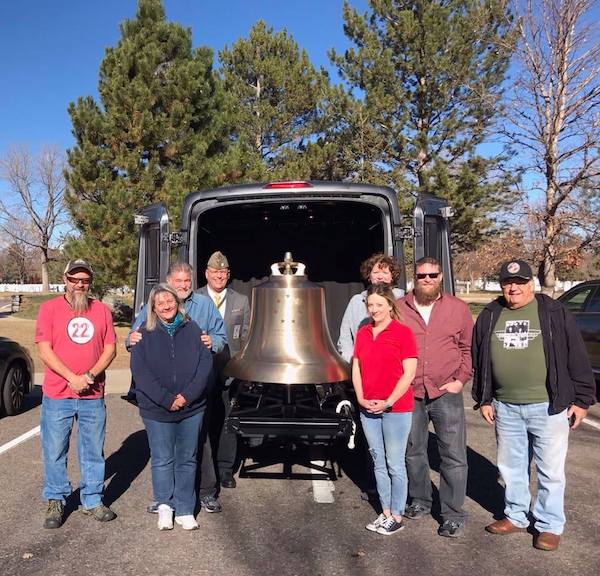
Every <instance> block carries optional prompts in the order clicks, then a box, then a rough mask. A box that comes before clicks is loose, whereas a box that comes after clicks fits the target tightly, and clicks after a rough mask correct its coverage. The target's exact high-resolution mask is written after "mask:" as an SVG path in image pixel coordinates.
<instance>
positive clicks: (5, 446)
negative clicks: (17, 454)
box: [0, 426, 40, 454]
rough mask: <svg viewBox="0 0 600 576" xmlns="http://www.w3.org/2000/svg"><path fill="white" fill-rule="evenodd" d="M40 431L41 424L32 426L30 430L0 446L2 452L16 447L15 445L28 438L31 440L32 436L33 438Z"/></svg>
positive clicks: (0, 452)
mask: <svg viewBox="0 0 600 576" xmlns="http://www.w3.org/2000/svg"><path fill="white" fill-rule="evenodd" d="M39 433H40V427H39V426H36V427H35V428H32V429H31V430H30V431H29V432H25V434H21V435H20V436H18V437H17V438H15V439H14V440H11V441H10V442H7V443H6V444H3V445H2V446H0V454H3V453H4V452H8V451H9V450H10V449H11V448H14V447H15V446H17V445H19V444H21V442H25V441H26V440H29V439H30V438H33V437H34V436H37V435H38V434H39Z"/></svg>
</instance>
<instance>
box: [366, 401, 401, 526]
mask: <svg viewBox="0 0 600 576" xmlns="http://www.w3.org/2000/svg"><path fill="white" fill-rule="evenodd" d="M411 420H412V413H411V412H387V413H384V414H369V413H368V412H362V411H361V413H360V421H361V423H362V427H363V431H364V433H365V438H366V439H367V444H368V445H369V452H370V453H371V457H372V458H373V467H374V470H375V482H376V483H377V493H378V494H379V501H380V503H381V508H382V509H383V510H390V511H391V513H392V514H393V515H395V516H401V515H402V514H403V513H404V508H405V507H406V495H407V491H408V479H407V477H406V464H405V462H404V455H405V453H406V442H407V440H408V434H409V432H410V424H411Z"/></svg>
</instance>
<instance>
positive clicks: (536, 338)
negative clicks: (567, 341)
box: [491, 298, 548, 404]
mask: <svg viewBox="0 0 600 576" xmlns="http://www.w3.org/2000/svg"><path fill="white" fill-rule="evenodd" d="M491 358H492V378H493V383H494V397H495V398H496V399H497V400H500V401H501V402H509V403H511V404H536V403H538V402H547V401H548V392H547V390H546V358H545V356H544V342H543V339H542V332H541V330H540V318H539V315H538V303H537V300H536V299H535V298H534V299H533V301H532V302H530V303H529V304H527V305H526V306H523V307H522V308H518V309H516V310H511V309H510V308H504V310H503V311H502V312H501V313H500V317H499V318H498V321H497V322H496V325H495V326H494V330H493V333H492V343H491Z"/></svg>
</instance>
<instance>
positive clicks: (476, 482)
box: [427, 432, 504, 520]
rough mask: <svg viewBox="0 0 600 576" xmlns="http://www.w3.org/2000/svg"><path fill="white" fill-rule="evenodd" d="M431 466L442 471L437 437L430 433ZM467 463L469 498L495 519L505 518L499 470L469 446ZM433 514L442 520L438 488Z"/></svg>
mask: <svg viewBox="0 0 600 576" xmlns="http://www.w3.org/2000/svg"><path fill="white" fill-rule="evenodd" d="M427 453H428V454H429V465H430V467H431V469H432V470H435V471H436V472H439V471H440V455H439V452H438V448H437V436H436V435H435V434H434V433H433V432H430V433H429V444H428V447H427ZM467 462H468V464H469V476H468V479H467V497H468V498H471V500H473V501H475V502H477V504H479V505H480V506H481V507H482V508H484V509H485V510H487V511H488V512H490V513H491V514H493V515H494V517H495V518H497V519H499V518H503V517H504V514H503V510H504V488H503V487H502V485H501V484H500V483H499V482H498V478H499V476H498V468H497V467H496V465H495V464H494V463H493V462H490V461H489V460H488V459H487V458H485V457H483V456H482V455H481V454H479V452H475V450H473V449H471V448H470V447H469V446H467ZM432 513H433V516H434V517H435V518H437V519H438V520H440V502H439V494H438V490H437V487H435V486H434V489H433V506H432Z"/></svg>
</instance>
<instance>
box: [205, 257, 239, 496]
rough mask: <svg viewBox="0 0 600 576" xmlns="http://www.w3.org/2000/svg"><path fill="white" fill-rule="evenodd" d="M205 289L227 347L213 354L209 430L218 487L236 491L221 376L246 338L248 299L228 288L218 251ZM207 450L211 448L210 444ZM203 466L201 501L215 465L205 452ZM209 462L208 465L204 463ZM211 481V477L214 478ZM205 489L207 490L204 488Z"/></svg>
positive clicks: (227, 383)
mask: <svg viewBox="0 0 600 576" xmlns="http://www.w3.org/2000/svg"><path fill="white" fill-rule="evenodd" d="M205 276H206V282H207V284H206V286H203V287H202V288H200V290H199V292H200V293H201V294H204V295H205V296H208V297H209V298H211V299H212V301H213V302H214V303H215V306H216V307H217V310H218V311H219V312H220V314H221V316H222V317H223V322H224V324H225V330H226V331H227V341H228V343H229V345H228V346H225V348H224V349H223V350H222V351H221V352H219V353H218V354H216V355H215V357H214V360H215V372H216V387H215V388H216V390H215V393H214V395H213V398H212V400H213V405H212V407H211V410H210V419H211V422H210V430H211V431H212V432H213V434H214V435H215V436H216V437H218V438H219V441H218V449H217V467H218V472H219V479H220V482H221V486H223V487H224V488H235V485H236V482H235V478H234V477H233V467H234V464H235V457H236V451H237V438H236V435H235V434H234V433H229V432H227V430H226V428H225V426H224V421H225V418H227V417H228V416H229V412H230V411H231V395H230V393H231V381H232V379H231V378H227V377H225V376H224V375H223V368H224V367H225V364H227V362H228V360H229V359H230V358H231V357H232V356H234V355H235V354H237V353H238V352H239V351H240V350H241V348H242V346H243V345H244V343H245V342H246V337H247V335H248V326H249V323H250V305H249V303H248V297H247V296H244V295H243V294H240V293H238V292H236V291H235V290H232V289H231V288H228V287H227V283H228V282H229V276H230V271H229V262H228V260H227V257H226V256H225V255H224V254H222V253H221V252H215V253H213V254H212V255H211V257H210V258H209V260H208V263H207V265H206V272H205ZM205 444H208V445H209V446H208V448H209V449H210V443H209V442H206V443H205ZM202 460H203V464H202V466H201V471H200V474H201V484H200V498H201V499H202V495H203V492H204V493H205V494H206V493H208V492H205V491H204V490H203V486H204V481H203V480H202V478H203V477H205V479H206V481H207V482H210V480H211V470H210V469H208V470H206V472H205V468H212V474H213V475H214V466H211V464H212V457H211V458H210V459H207V458H206V449H205V452H204V454H203V458H202ZM206 460H208V462H205V461H206ZM213 478H214V476H213ZM207 488H208V487H207ZM216 488H217V481H216V478H215V479H214V491H216Z"/></svg>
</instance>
